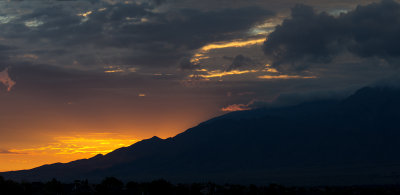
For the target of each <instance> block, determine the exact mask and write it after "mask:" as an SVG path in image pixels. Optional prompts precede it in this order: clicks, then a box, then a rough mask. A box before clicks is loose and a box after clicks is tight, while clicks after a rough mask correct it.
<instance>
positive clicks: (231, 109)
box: [221, 104, 250, 112]
mask: <svg viewBox="0 0 400 195" xmlns="http://www.w3.org/2000/svg"><path fill="white" fill-rule="evenodd" d="M221 110H222V111H224V112H234V111H243V110H250V108H249V106H248V105H246V104H232V105H229V106H226V107H223V108H222V109H221Z"/></svg>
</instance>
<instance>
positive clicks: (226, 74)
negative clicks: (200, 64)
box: [189, 69, 257, 79]
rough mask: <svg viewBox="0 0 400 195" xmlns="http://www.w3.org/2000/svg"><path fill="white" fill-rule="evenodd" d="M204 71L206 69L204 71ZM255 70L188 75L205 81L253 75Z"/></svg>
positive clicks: (213, 71) (218, 71) (216, 71)
mask: <svg viewBox="0 0 400 195" xmlns="http://www.w3.org/2000/svg"><path fill="white" fill-rule="evenodd" d="M204 70H206V69H204ZM255 72H257V70H232V71H221V70H212V71H209V72H207V74H205V75H189V77H192V78H193V77H201V78H205V79H209V78H215V77H224V76H229V75H240V74H246V73H255Z"/></svg>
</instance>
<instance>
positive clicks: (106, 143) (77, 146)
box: [9, 133, 137, 157]
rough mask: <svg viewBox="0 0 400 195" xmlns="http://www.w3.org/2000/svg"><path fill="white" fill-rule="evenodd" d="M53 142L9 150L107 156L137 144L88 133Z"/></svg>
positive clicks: (110, 135)
mask: <svg viewBox="0 0 400 195" xmlns="http://www.w3.org/2000/svg"><path fill="white" fill-rule="evenodd" d="M54 140H55V142H53V143H49V144H47V145H44V146H39V147H32V148H22V149H11V150H9V151H10V152H12V153H16V154H20V155H23V154H27V155H39V154H40V155H43V154H46V155H54V156H60V155H78V156H87V157H90V156H93V155H96V154H107V153H109V152H111V151H113V150H115V149H117V148H121V147H126V146H129V145H132V144H134V143H135V142H137V140H136V139H133V138H132V137H128V136H123V135H120V134H114V133H90V134H83V135H76V136H60V137H55V138H54Z"/></svg>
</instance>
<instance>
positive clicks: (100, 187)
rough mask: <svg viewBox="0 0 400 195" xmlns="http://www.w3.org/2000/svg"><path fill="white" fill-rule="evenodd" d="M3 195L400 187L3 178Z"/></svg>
mask: <svg viewBox="0 0 400 195" xmlns="http://www.w3.org/2000/svg"><path fill="white" fill-rule="evenodd" d="M0 194H1V195H9V194H10V195H11V194H12V195H14V194H27V195H28V194H29V195H30V194H37V195H41V194H44V195H47V194H48V195H53V194H54V195H64V194H66V195H67V194H76V195H78V194H82V195H83V194H93V195H95V194H110V195H111V194H112V195H119V194H121V195H125V194H132V195H136V194H137V195H153V194H154V195H169V194H171V195H180V194H182V195H197V194H198V195H202V194H210V195H211V194H215V195H217V194H220V195H225V194H226V195H242V194H243V195H247V194H249V195H250V194H251V195H253V194H255V195H264V194H266V195H274V194H275V195H279V194H286V195H289V194H295V195H303V194H304V195H334V194H340V195H347V194H357V195H363V194H365V195H369V194H374V195H375V194H376V195H386V194H400V185H385V186H346V187H340V186H330V187H323V186H320V187H285V186H281V185H277V184H270V185H268V186H256V185H233V184H225V185H219V184H214V183H192V184H172V183H170V182H168V181H166V180H155V181H152V182H144V183H137V182H127V183H123V182H122V181H120V180H118V179H116V178H114V177H108V178H105V179H104V180H103V181H102V182H101V183H99V184H92V183H89V182H88V180H76V181H75V182H73V183H61V182H59V181H57V180H56V179H53V180H51V181H49V182H32V183H30V182H15V181H12V180H5V179H3V178H2V177H0Z"/></svg>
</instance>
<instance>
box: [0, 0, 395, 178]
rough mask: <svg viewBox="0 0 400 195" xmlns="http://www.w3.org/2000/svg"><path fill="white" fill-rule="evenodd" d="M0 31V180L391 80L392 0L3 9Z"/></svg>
mask: <svg viewBox="0 0 400 195" xmlns="http://www.w3.org/2000/svg"><path fill="white" fill-rule="evenodd" d="M0 29H1V30H0V111H1V112H0V171H10V170H19V169H28V168H33V167H36V166H40V165H43V164H49V163H55V162H69V161H71V160H76V159H79V158H89V157H91V156H94V155H96V154H98V153H101V154H106V153H108V152H110V151H112V150H114V149H116V148H119V147H125V146H129V145H131V144H133V143H135V142H137V141H140V140H142V139H146V138H150V137H152V136H159V137H161V138H168V137H172V136H174V135H176V134H178V133H180V132H183V131H184V130H186V129H188V128H190V127H193V126H195V125H196V124H198V123H200V122H202V121H205V120H207V119H210V118H213V117H215V116H219V115H222V114H224V113H227V112H231V111H238V110H247V109H253V108H259V107H268V106H283V105H293V104H297V103H300V102H304V101H311V100H315V99H324V98H342V97H345V96H346V95H349V94H351V93H352V92H354V90H356V89H358V88H360V87H363V86H366V85H372V84H376V83H396V81H399V80H398V75H399V73H400V71H399V68H398V64H399V62H400V61H399V60H400V49H399V45H400V37H399V35H400V4H399V1H395V0H383V1H375V0H351V1H349V0H202V1H197V0H125V1H122V0H69V1H68V0H35V1H30V0H25V1H24V0H8V1H0Z"/></svg>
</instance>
